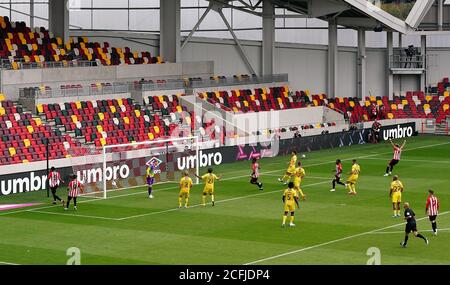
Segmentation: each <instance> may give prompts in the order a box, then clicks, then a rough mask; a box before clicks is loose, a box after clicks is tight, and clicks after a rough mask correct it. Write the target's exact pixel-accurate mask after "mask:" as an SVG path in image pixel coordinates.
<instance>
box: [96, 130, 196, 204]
mask: <svg viewBox="0 0 450 285" xmlns="http://www.w3.org/2000/svg"><path fill="white" fill-rule="evenodd" d="M185 140H192V141H193V144H192V146H195V157H196V159H195V172H196V175H197V176H199V175H200V157H199V155H200V139H199V137H198V136H188V137H180V138H169V139H163V140H152V141H143V142H135V143H125V144H115V145H104V146H103V147H102V156H103V157H102V162H103V165H102V183H103V187H102V188H103V199H106V198H107V195H106V193H107V192H108V190H107V189H106V188H107V181H106V168H107V160H106V156H107V150H108V149H111V148H116V147H129V146H141V145H152V144H160V143H169V142H174V141H185ZM199 183H200V179H199V178H198V177H196V178H195V184H199Z"/></svg>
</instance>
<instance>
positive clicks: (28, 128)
mask: <svg viewBox="0 0 450 285" xmlns="http://www.w3.org/2000/svg"><path fill="white" fill-rule="evenodd" d="M27 130H28V132H29V133H30V134H32V133H34V128H33V126H27Z"/></svg>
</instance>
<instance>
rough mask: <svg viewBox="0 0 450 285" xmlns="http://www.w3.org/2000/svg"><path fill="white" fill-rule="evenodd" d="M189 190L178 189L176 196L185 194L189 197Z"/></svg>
mask: <svg viewBox="0 0 450 285" xmlns="http://www.w3.org/2000/svg"><path fill="white" fill-rule="evenodd" d="M189 192H190V191H189V190H180V194H178V196H180V197H182V196H186V197H188V198H189V195H190V193H189Z"/></svg>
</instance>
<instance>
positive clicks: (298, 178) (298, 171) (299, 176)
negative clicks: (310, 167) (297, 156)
mask: <svg viewBox="0 0 450 285" xmlns="http://www.w3.org/2000/svg"><path fill="white" fill-rule="evenodd" d="M297 166H298V167H297V168H295V171H294V189H295V191H297V195H299V196H301V197H302V200H306V195H305V194H303V191H302V189H301V187H300V184H301V183H302V180H303V177H305V175H306V172H305V169H303V167H302V163H301V162H300V161H299V162H298V163H297Z"/></svg>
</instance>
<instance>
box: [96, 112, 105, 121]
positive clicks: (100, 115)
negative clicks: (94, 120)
mask: <svg viewBox="0 0 450 285" xmlns="http://www.w3.org/2000/svg"><path fill="white" fill-rule="evenodd" d="M98 118H99V119H100V121H103V119H105V115H104V114H103V113H98Z"/></svg>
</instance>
